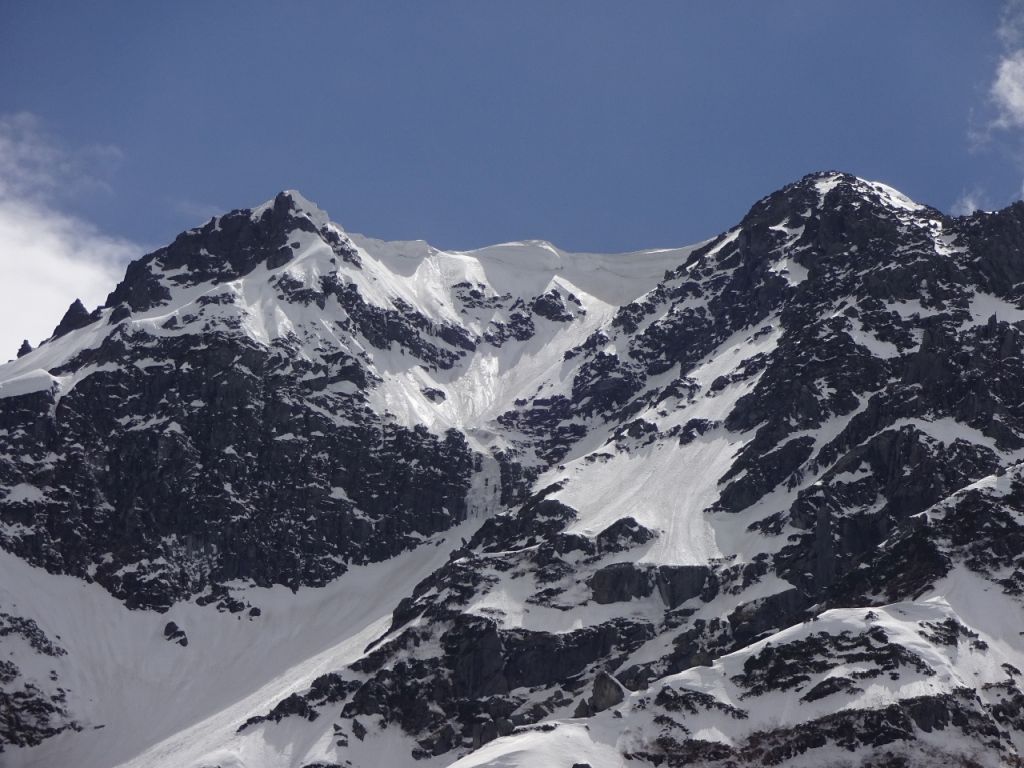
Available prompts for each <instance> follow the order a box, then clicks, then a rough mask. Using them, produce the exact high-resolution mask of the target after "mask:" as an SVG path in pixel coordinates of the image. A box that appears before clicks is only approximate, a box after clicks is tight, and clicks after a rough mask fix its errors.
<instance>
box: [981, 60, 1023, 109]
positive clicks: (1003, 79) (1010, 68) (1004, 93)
mask: <svg viewBox="0 0 1024 768" xmlns="http://www.w3.org/2000/svg"><path fill="white" fill-rule="evenodd" d="M989 94H990V95H991V97H992V102H993V104H995V107H996V111H997V113H998V114H997V116H996V118H995V122H994V123H993V125H994V127H996V128H1021V127H1024V49H1019V50H1016V51H1012V52H1010V53H1008V54H1007V55H1005V56H1003V58H1002V59H1000V60H999V67H998V68H997V69H996V79H995V82H993V83H992V88H991V89H990V91H989Z"/></svg>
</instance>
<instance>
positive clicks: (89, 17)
mask: <svg viewBox="0 0 1024 768" xmlns="http://www.w3.org/2000/svg"><path fill="white" fill-rule="evenodd" d="M1000 9H1001V5H1000V3H998V2H995V0H992V1H991V2H989V1H986V0H971V2H963V0H917V1H916V2H911V1H908V2H898V3H897V2H892V0H880V1H865V0H861V1H860V2H856V3H851V2H832V1H828V0H826V1H822V2H808V1H807V0H775V1H773V2H746V3H721V2H651V1H646V0H645V2H640V3H635V2H616V3H609V2H595V1H593V0H586V1H582V0H581V1H579V2H516V3H512V2H509V3H503V4H499V3H496V2H469V1H468V0H466V1H465V2H382V1H381V0H375V1H374V2H366V3H335V2H288V3H281V2H275V3H269V2H267V3H244V4H243V3H228V2H216V3H209V2H201V3H200V2H194V3H139V2H134V1H132V2H118V3H115V2H97V3H68V2H59V3H58V2H48V1H45V0H33V1H32V2H16V1H15V0H0V114H5V113H6V114H9V113H16V112H30V113H32V114H34V115H36V116H37V117H38V118H39V120H40V122H41V125H42V126H44V127H45V129H46V130H47V131H48V132H49V134H50V135H51V137H52V138H53V140H54V141H60V142H62V143H64V144H66V145H67V146H70V147H89V146H91V145H113V146H114V147H116V148H117V149H118V150H120V161H119V162H118V163H117V164H116V167H115V166H114V164H110V166H109V167H106V168H104V169H103V170H102V173H103V174H104V181H105V183H106V185H105V187H103V188H102V189H93V190H92V191H91V192H89V193H88V194H86V193H83V192H81V191H79V192H77V193H72V192H69V193H68V194H66V195H63V196H61V199H60V205H61V206H63V208H64V209H65V210H66V211H67V212H70V213H74V214H75V215H77V216H79V217H81V218H83V219H85V220H87V221H91V222H93V223H95V224H96V225H97V226H98V227H99V228H100V229H101V230H103V231H105V232H107V233H110V234H114V235H120V236H124V237H127V238H130V239H132V240H136V241H141V242H145V243H151V244H161V243H163V242H166V241H168V240H169V239H171V238H172V237H173V236H174V234H175V233H176V232H178V231H179V230H181V229H183V228H185V227H188V226H192V225H194V224H197V223H199V222H200V221H201V220H202V219H203V218H204V216H205V214H207V213H208V212H209V211H213V210H217V209H228V208H234V207H243V206H249V205H254V204H257V203H259V202H261V201H262V200H264V199H266V198H269V197H271V196H272V195H273V194H274V193H276V192H277V191H278V190H280V189H283V188H291V187H294V188H297V189H300V190H301V191H302V192H303V193H304V194H305V195H306V196H307V197H309V198H311V199H313V200H315V201H317V202H318V203H320V205H321V206H322V207H324V208H325V209H326V210H327V211H328V212H329V213H330V214H331V215H332V218H334V219H335V220H336V221H337V222H338V223H340V224H341V225H342V226H344V227H345V228H347V229H350V230H353V231H359V232H363V233H365V234H369V235H373V236H377V237H382V238H387V239H412V238H423V239H426V240H429V241H431V242H432V243H434V244H436V245H439V246H442V247H448V248H468V247H474V246H479V245H483V244H486V243H491V242H497V241H503V240H510V239H521V238H544V239H548V240H551V241H553V242H555V243H556V244H558V245H560V246H562V247H565V248H569V249H573V250H603V251H610V250H626V249H634V248H641V247H654V246H668V245H679V244H683V243H688V242H693V241H696V240H699V239H703V238H705V237H708V236H710V235H712V234H714V233H716V232H717V231H720V230H722V229H724V228H726V227H728V226H731V225H732V224H734V223H735V222H736V221H737V220H738V219H739V218H740V216H742V214H743V213H744V212H745V211H746V210H747V209H748V208H749V206H750V205H751V204H752V203H753V202H754V201H755V200H757V199H758V198H759V197H761V196H762V195H764V194H766V193H768V192H769V191H771V190H773V189H775V188H777V187H779V186H781V185H783V184H784V183H787V182H789V181H792V180H794V179H795V178H798V177H799V176H801V175H803V174H804V173H807V172H809V171H812V170H821V169H840V170H846V171H851V172H853V173H856V174H858V175H861V176H865V177H868V178H872V179H879V180H882V181H885V182H887V183H890V184H892V185H893V186H895V187H898V188H899V189H901V190H902V191H904V192H906V193H907V194H909V195H910V196H912V197H914V198H915V199H917V200H919V201H921V202H925V203H929V204H932V205H934V206H936V207H938V208H942V209H945V210H949V209H950V207H951V206H952V205H953V204H954V201H955V200H956V199H957V198H959V197H961V196H962V195H963V194H964V193H965V192H971V191H974V192H978V193H979V194H981V195H982V196H987V198H988V202H989V204H990V205H993V206H1002V205H1004V204H1006V203H1007V202H1009V200H1010V199H1012V198H1014V197H1016V196H1019V193H1020V188H1021V175H1022V172H1021V165H1020V164H1019V163H1018V162H1017V161H1015V160H1014V158H1013V154H1012V151H1011V150H1012V147H1011V148H1007V147H1002V146H1000V144H1001V143H1005V140H1006V139H1007V136H1006V135H1005V134H1006V132H1005V131H1004V132H1002V133H1001V135H1000V136H997V137H996V139H995V140H992V141H990V142H989V143H988V144H987V145H985V146H983V147H982V148H981V149H979V150H975V151H971V149H970V144H971V142H970V141H969V140H968V132H969V130H971V126H972V120H973V121H974V122H975V123H977V122H979V121H981V122H982V123H983V122H984V120H985V119H986V118H985V117H984V111H985V109H986V99H987V93H988V89H989V87H990V85H991V83H992V80H993V76H994V72H995V68H996V66H997V63H998V61H999V58H1000V55H1001V53H1002V51H1003V49H1002V48H1001V45H1000V42H999V40H998V39H997V37H996V34H995V32H996V28H997V26H998V23H999V15H1000ZM972 115H973V118H972ZM979 115H980V117H979Z"/></svg>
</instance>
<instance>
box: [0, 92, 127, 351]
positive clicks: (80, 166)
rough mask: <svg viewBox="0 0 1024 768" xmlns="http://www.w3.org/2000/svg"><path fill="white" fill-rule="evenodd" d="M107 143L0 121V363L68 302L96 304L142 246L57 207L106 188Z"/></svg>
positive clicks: (33, 123) (111, 164) (113, 157)
mask: <svg viewBox="0 0 1024 768" xmlns="http://www.w3.org/2000/svg"><path fill="white" fill-rule="evenodd" d="M121 160H122V155H121V152H120V150H118V149H117V148H116V147H113V146H89V147H79V148H72V147H69V146H67V145H66V144H64V143H62V142H61V141H59V140H58V139H56V138H54V137H52V136H50V135H49V134H48V133H47V132H46V130H45V127H44V125H43V123H42V121H41V120H40V119H39V118H38V117H36V116H35V115H32V114H30V113H24V112H22V113H18V114H13V115H3V116H0V362H2V361H4V360H6V359H8V358H9V357H13V355H14V353H15V351H16V350H17V348H18V345H19V344H20V343H21V341H22V339H28V340H29V341H30V342H32V343H33V344H35V343H38V342H39V341H40V340H41V339H44V338H46V337H47V336H49V335H50V332H51V331H52V330H53V328H54V326H55V325H56V324H57V322H58V321H59V320H60V318H61V316H62V315H63V313H64V311H65V310H66V309H67V307H68V305H69V304H70V303H71V302H72V301H74V300H75V299H76V298H80V299H82V301H83V303H85V304H86V306H95V305H97V304H99V303H101V302H102V301H103V300H104V299H105V298H106V294H107V293H108V292H109V291H110V290H112V289H113V287H114V285H116V284H117V281H118V280H119V279H120V277H121V275H122V274H123V272H124V265H125V262H127V261H128V260H129V259H131V258H133V257H136V256H138V255H140V254H141V253H142V251H143V248H142V246H140V245H138V244H137V243H134V242H131V241H130V240H126V239H124V238H120V237H114V236H111V235H107V234H104V233H103V232H101V231H99V230H98V229H97V228H96V227H95V226H94V225H92V224H90V223H89V222H86V221H83V220H82V219H81V218H78V217H76V216H72V215H69V214H67V213H63V212H61V210H60V204H61V201H63V200H66V199H67V198H68V197H69V196H76V195H81V194H94V193H100V192H108V193H109V191H110V187H109V184H108V183H107V181H106V179H105V178H104V177H105V176H108V175H109V173H110V172H111V170H112V169H113V168H115V167H116V165H117V164H118V163H120V162H121Z"/></svg>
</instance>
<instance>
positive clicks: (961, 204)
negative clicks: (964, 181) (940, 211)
mask: <svg viewBox="0 0 1024 768" xmlns="http://www.w3.org/2000/svg"><path fill="white" fill-rule="evenodd" d="M987 201H988V197H987V195H986V194H985V192H984V190H982V189H981V188H980V187H974V188H973V189H965V190H964V191H963V192H961V193H960V197H958V198H957V199H956V200H955V201H954V202H953V205H952V207H951V208H950V212H951V213H952V214H953V215H954V216H969V215H970V214H972V213H974V212H975V211H983V210H986V209H987V207H988V205H987Z"/></svg>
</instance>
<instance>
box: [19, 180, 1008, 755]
mask: <svg viewBox="0 0 1024 768" xmlns="http://www.w3.org/2000/svg"><path fill="white" fill-rule="evenodd" d="M1022 321H1024V204H1021V203H1016V204H1014V205H1012V206H1010V207H1009V208H1007V209H1005V210H1003V211H1000V212H997V213H977V214H974V215H973V216H970V217H962V218H951V217H948V216H946V215H944V214H942V213H941V212H939V211H937V210H935V209H932V208H928V207H925V206H921V205H918V204H916V203H914V202H913V201H911V200H909V199H908V198H906V197H905V196H903V195H902V194H900V193H898V192H896V191H895V190H893V189H891V188H889V187H887V186H885V185H883V184H879V183H874V182H868V181H864V180H862V179H858V178H855V177H853V176H849V175H845V174H839V173H820V174H813V175H811V176H807V177H805V178H803V179H801V180H800V181H798V182H796V183H794V184H791V185H789V186H787V187H785V188H784V189H782V190H779V191H778V192H775V193H773V194H771V195H769V196H768V197H766V198H764V199H762V200H760V201H758V202H757V203H756V204H755V205H754V206H753V207H752V208H751V209H750V212H749V213H748V214H747V215H746V216H745V217H744V218H743V220H742V221H741V222H740V223H739V224H738V225H737V226H736V227H734V228H732V229H731V230H729V231H728V232H725V233H723V234H721V235H719V236H718V237H715V238H713V239H711V240H708V241H706V242H704V243H700V244H698V245H696V246H692V247H688V248H681V249H669V250H659V251H645V252H637V253H631V254H618V255H599V254H570V253H566V252H563V251H560V250H559V249H557V248H555V247H554V246H551V245H550V244H548V243H544V242H538V241H530V242H522V243H508V244H504V245H498V246H492V247H489V248H484V249H481V250H478V251H472V252H446V251H441V250H438V249H435V248H433V247H431V246H429V245H427V244H426V243H423V242H398V243H388V242H381V241H377V240H372V239H369V238H365V237H361V236H358V235H354V234H348V233H346V232H344V231H343V230H342V229H340V228H339V227H338V226H337V225H335V224H333V223H331V222H330V221H329V220H328V218H327V217H326V215H325V214H324V213H323V212H322V211H320V210H319V209H317V208H316V206H314V205H313V204H312V203H309V202H308V201H306V200H305V199H304V198H302V196H301V195H299V194H298V193H296V192H284V193H281V194H280V195H278V196H277V197H276V198H275V199H274V200H272V201H270V202H268V203H266V204H264V205H262V206H259V207H257V208H254V209H245V210H238V211H233V212H231V213H229V214H226V215H224V216H222V217H220V218H216V219H213V220H211V221H210V222H209V223H207V224H206V225H204V226H202V227H200V228H197V229H193V230H189V231H188V232H185V233H183V234H182V235H180V236H179V237H178V238H177V239H176V240H175V241H174V242H173V243H172V244H170V245H169V246H167V247H166V248H162V249H160V250H158V251H155V252H154V253H151V254H149V255H147V256H145V257H143V258H142V259H140V260H138V261H136V262H134V263H132V264H131V265H129V267H128V269H127V271H126V274H125V277H124V280H123V281H122V282H121V283H120V284H119V285H118V286H117V287H116V288H115V289H114V291H113V292H112V293H111V294H110V296H109V297H108V299H107V301H106V302H105V304H104V305H103V306H102V307H99V308H97V309H95V310H94V311H91V312H90V311H89V310H88V309H87V308H86V307H84V306H82V305H81V303H79V302H76V303H75V304H73V305H72V306H71V308H70V309H69V310H68V312H67V313H66V315H65V316H64V318H63V319H61V321H60V323H59V324H58V325H57V327H56V329H55V331H54V334H53V336H52V337H51V338H50V339H48V340H47V341H45V342H44V343H43V344H41V345H40V346H39V347H38V348H36V349H34V350H33V349H22V350H21V351H20V352H19V357H18V358H17V359H16V360H14V361H12V362H10V363H7V364H6V365H4V366H0V751H2V752H3V757H2V758H0V760H4V761H9V762H4V765H7V764H10V765H12V766H44V765H46V766H48V765H77V766H86V767H93V768H109V767H110V766H115V765H125V766H168V767H170V766H175V767H176V768H177V767H180V766H187V767H190V768H198V767H199V766H222V768H228V766H231V767H232V768H271V767H272V766H274V767H276V766H294V767H295V768H326V767H335V766H352V767H353V768H356V767H358V768H368V767H369V766H379V765H388V766H406V765H408V766H411V765H422V766H447V765H457V766H459V768H469V767H470V766H506V767H511V766H521V767H522V768H530V767H532V766H559V767H564V768H570V767H571V766H574V765H576V766H591V768H611V767H612V766H624V765H636V766H644V765H663V766H683V765H687V766H690V765H693V766H707V767H708V768H710V767H711V766H722V767H725V766H762V765H784V766H815V765H850V766H861V765H864V766H867V765H870V766H887V767H890V766H891V767H893V768H895V767H896V766H901V767H905V768H909V767H910V766H936V765H963V766H1009V765H1020V764H1022V763H1024V689H1022V687H1021V686H1022V684H1024V678H1022V675H1024V672H1022V671H1021V670H1024V639H1022V632H1024V597H1022V595H1024V464H1021V463H1020V462H1021V461H1022V460H1024V331H1022V329H1021V328H1022V327H1019V324H1020V323H1021V322H1022Z"/></svg>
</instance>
